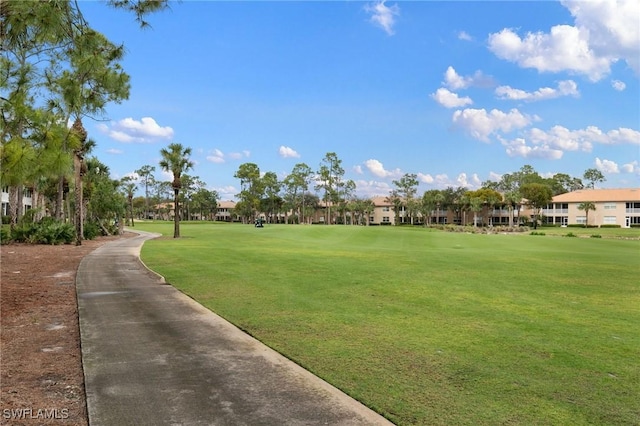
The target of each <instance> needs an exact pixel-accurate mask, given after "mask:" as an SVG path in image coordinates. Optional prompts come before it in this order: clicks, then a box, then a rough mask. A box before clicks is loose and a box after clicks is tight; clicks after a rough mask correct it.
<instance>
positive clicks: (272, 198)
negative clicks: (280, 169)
mask: <svg viewBox="0 0 640 426" xmlns="http://www.w3.org/2000/svg"><path fill="white" fill-rule="evenodd" d="M262 188H263V189H264V195H265V201H266V206H265V207H266V209H264V210H265V213H267V215H268V217H267V220H268V221H269V223H271V222H272V220H273V215H274V212H276V210H277V205H278V204H281V203H280V202H281V201H282V200H281V199H280V197H279V195H278V194H279V193H280V189H281V188H282V183H281V182H280V181H278V175H276V174H275V173H274V172H267V173H265V174H264V176H262Z"/></svg>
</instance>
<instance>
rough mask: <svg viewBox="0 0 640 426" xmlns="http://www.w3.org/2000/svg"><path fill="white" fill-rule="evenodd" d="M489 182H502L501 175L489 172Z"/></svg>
mask: <svg viewBox="0 0 640 426" xmlns="http://www.w3.org/2000/svg"><path fill="white" fill-rule="evenodd" d="M489 180H490V181H493V182H500V180H502V175H501V174H500V173H496V172H489Z"/></svg>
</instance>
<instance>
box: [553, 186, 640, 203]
mask: <svg viewBox="0 0 640 426" xmlns="http://www.w3.org/2000/svg"><path fill="white" fill-rule="evenodd" d="M585 201H591V202H593V203H595V202H607V201H640V188H622V189H580V190H578V191H573V192H567V193H566V194H560V195H556V196H555V197H553V202H554V203H580V202H585Z"/></svg>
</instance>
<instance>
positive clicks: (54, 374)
mask: <svg viewBox="0 0 640 426" xmlns="http://www.w3.org/2000/svg"><path fill="white" fill-rule="evenodd" d="M132 235H134V234H125V235H124V236H123V237H102V238H98V239H95V240H92V241H83V243H82V245H81V246H75V245H59V246H47V245H29V244H9V245H3V246H2V247H0V266H1V270H2V274H1V276H0V330H1V331H0V424H1V425H36V424H37V425H41V424H58V425H59V424H64V425H87V410H86V401H85V392H84V375H83V372H82V359H81V350H80V332H79V328H78V309H77V301H76V287H75V277H76V271H77V270H78V265H79V264H80V261H81V260H82V258H83V257H84V256H85V255H87V254H88V253H90V252H92V251H93V250H95V249H96V248H98V247H99V246H101V245H102V244H105V243H106V242H109V241H111V240H113V239H116V238H127V237H130V236H132Z"/></svg>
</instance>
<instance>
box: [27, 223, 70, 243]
mask: <svg viewBox="0 0 640 426" xmlns="http://www.w3.org/2000/svg"><path fill="white" fill-rule="evenodd" d="M74 238H75V229H74V227H73V225H72V224H70V223H61V222H54V223H42V224H40V226H38V227H37V232H36V233H35V235H34V240H33V241H32V242H34V243H38V244H52V245H57V244H71V243H72V242H73V240H74Z"/></svg>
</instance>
